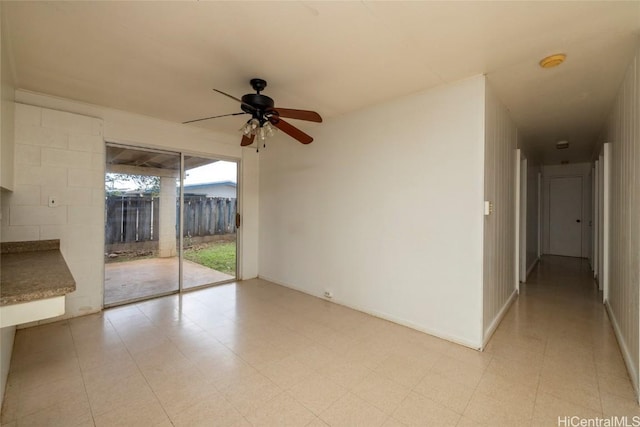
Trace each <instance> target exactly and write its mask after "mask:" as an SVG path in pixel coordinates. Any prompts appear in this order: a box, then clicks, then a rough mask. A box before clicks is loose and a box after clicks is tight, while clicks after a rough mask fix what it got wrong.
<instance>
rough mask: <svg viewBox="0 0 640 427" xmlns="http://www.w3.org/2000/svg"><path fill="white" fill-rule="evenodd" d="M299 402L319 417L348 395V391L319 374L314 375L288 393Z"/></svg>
mask: <svg viewBox="0 0 640 427" xmlns="http://www.w3.org/2000/svg"><path fill="white" fill-rule="evenodd" d="M288 392H289V393H290V394H291V395H292V396H293V397H294V398H295V399H296V400H297V401H298V402H300V403H301V404H303V405H304V406H305V407H307V408H309V409H310V410H311V411H312V412H313V413H314V414H316V415H319V414H320V413H322V411H324V410H325V409H327V408H328V407H329V406H331V405H332V404H333V403H334V402H335V401H336V400H338V399H339V398H340V397H342V396H343V395H345V394H346V393H347V389H346V388H344V387H342V386H340V385H338V384H336V383H334V382H333V381H331V380H329V379H327V378H326V377H324V376H321V375H319V374H312V375H310V376H308V377H307V378H306V379H305V380H304V381H302V382H300V383H298V384H296V385H295V386H293V387H291V388H290V389H289V391H288Z"/></svg>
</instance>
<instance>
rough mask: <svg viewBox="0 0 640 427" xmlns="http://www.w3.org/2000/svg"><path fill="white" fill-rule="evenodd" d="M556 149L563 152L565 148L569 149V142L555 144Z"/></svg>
mask: <svg viewBox="0 0 640 427" xmlns="http://www.w3.org/2000/svg"><path fill="white" fill-rule="evenodd" d="M556 148H557V149H558V150H564V149H565V148H569V141H558V142H556Z"/></svg>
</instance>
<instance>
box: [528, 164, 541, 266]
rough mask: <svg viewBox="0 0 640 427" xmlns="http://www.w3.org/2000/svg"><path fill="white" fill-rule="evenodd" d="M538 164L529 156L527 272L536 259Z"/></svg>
mask: <svg viewBox="0 0 640 427" xmlns="http://www.w3.org/2000/svg"><path fill="white" fill-rule="evenodd" d="M540 170H541V169H540V166H539V165H537V164H535V163H534V162H533V160H532V159H531V158H530V159H529V162H528V165H527V225H526V229H527V255H526V256H527V258H526V266H527V274H528V273H529V272H530V271H531V269H533V267H534V266H535V264H536V262H537V261H538V221H539V218H538V216H539V215H538V210H539V203H540V200H538V198H539V195H538V173H540Z"/></svg>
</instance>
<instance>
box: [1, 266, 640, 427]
mask: <svg viewBox="0 0 640 427" xmlns="http://www.w3.org/2000/svg"><path fill="white" fill-rule="evenodd" d="M589 275H590V274H589V271H588V268H587V266H586V263H585V262H584V261H580V260H574V259H568V258H559V257H546V258H544V260H543V261H542V263H541V264H540V266H539V267H538V268H536V270H535V272H534V273H533V275H532V278H531V280H530V283H529V284H527V285H526V286H524V287H523V289H522V294H521V296H520V298H519V299H518V300H517V302H516V303H515V304H514V306H513V307H512V308H511V309H510V311H509V312H508V314H507V316H506V317H505V319H504V321H503V322H502V324H501V325H500V327H499V329H498V330H497V332H496V334H495V335H494V337H493V339H492V340H491V342H490V343H489V346H488V348H487V349H486V351H485V352H483V353H480V352H477V351H473V350H470V349H467V348H464V347H461V346H458V345H455V344H452V343H449V342H447V341H443V340H440V339H437V338H434V337H431V336H429V335H426V334H423V333H419V332H416V331H413V330H411V329H408V328H404V327H402V326H398V325H395V324H393V323H389V322H386V321H383V320H380V319H377V318H374V317H371V316H368V315H365V314H362V313H360V312H357V311H354V310H350V309H347V308H344V307H341V306H339V305H336V304H331V303H329V302H326V301H322V300H320V299H317V298H313V297H310V296H307V295H304V294H301V293H299V292H295V291H292V290H288V289H286V288H283V287H280V286H277V285H274V284H271V283H268V282H265V281H262V280H250V281H246V282H242V283H238V284H230V285H222V286H219V287H215V288H210V289H206V290H201V291H196V292H192V293H188V294H185V295H183V296H182V297H179V296H171V297H165V298H161V299H156V300H151V301H148V302H144V303H139V304H135V305H130V306H123V307H120V308H115V309H110V310H106V311H105V312H103V313H102V314H97V315H91V316H86V317H82V318H76V319H73V320H70V321H64V322H58V323H53V324H49V325H46V326H40V327H36V328H30V329H25V330H20V331H19V332H18V333H17V335H16V341H15V347H14V354H13V362H12V365H11V373H10V377H9V384H8V388H7V392H6V398H5V402H4V407H3V411H2V425H3V426H4V425H8V426H24V425H33V426H65V427H72V426H94V425H95V426H111V425H122V426H144V425H158V426H171V425H173V426H199V425H202V426H242V425H247V426H248V425H258V426H305V425H309V426H325V425H331V426H334V425H335V426H367V427H370V426H379V425H383V426H403V425H417V426H427V425H435V426H449V425H450V426H456V425H457V426H476V425H489V426H501V425H504V426H519V425H525V426H529V425H535V426H538V425H541V426H556V425H557V417H558V416H565V415H569V416H571V415H577V416H582V417H603V416H604V417H607V416H611V415H618V416H620V415H640V410H639V408H638V405H637V404H636V403H635V401H634V394H633V391H632V388H631V384H630V382H629V379H628V377H627V374H626V371H625V367H624V364H623V361H622V358H621V355H620V352H619V350H618V347H617V344H616V340H615V337H614V335H613V332H612V330H611V327H610V324H609V321H608V319H607V316H606V314H605V311H604V310H603V307H602V305H601V304H600V303H599V302H598V298H599V295H598V293H597V291H595V290H594V287H593V284H592V281H591V280H590V279H589Z"/></svg>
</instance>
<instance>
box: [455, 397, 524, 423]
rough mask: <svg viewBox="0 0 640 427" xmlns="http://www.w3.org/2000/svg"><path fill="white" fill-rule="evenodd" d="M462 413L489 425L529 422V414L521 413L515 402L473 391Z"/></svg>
mask: <svg viewBox="0 0 640 427" xmlns="http://www.w3.org/2000/svg"><path fill="white" fill-rule="evenodd" d="M514 410H515V411H514ZM463 415H464V416H465V417H466V418H469V419H471V420H474V421H477V422H479V423H482V424H486V425H490V426H505V427H506V426H513V427H517V426H528V425H529V424H530V423H531V414H528V415H526V416H525V415H524V414H522V412H521V410H519V408H518V406H517V403H516V404H508V403H505V402H502V401H499V400H497V399H494V398H492V397H490V396H486V395H484V394H482V393H474V395H473V396H472V397H471V400H470V401H469V404H468V405H467V408H466V409H465V411H464V413H463Z"/></svg>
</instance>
